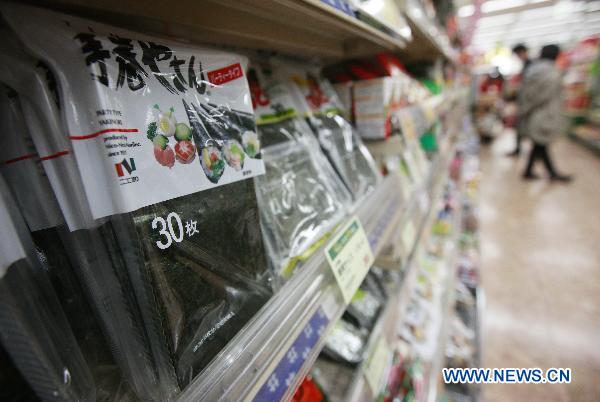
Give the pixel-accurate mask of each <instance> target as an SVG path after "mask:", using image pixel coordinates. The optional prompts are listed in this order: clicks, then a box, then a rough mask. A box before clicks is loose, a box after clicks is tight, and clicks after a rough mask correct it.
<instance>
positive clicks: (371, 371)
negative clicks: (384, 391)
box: [363, 337, 392, 396]
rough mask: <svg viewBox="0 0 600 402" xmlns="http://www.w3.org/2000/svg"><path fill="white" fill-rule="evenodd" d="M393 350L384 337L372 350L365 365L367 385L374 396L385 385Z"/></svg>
mask: <svg viewBox="0 0 600 402" xmlns="http://www.w3.org/2000/svg"><path fill="white" fill-rule="evenodd" d="M391 354H392V352H391V350H390V348H389V346H388V344H387V342H386V341H385V339H384V338H383V337H381V338H379V340H378V341H377V342H376V343H375V345H374V346H373V348H372V349H371V351H370V353H369V355H368V357H367V360H365V364H363V373H364V375H365V379H366V380H367V383H368V384H369V386H370V387H371V391H372V392H373V396H377V394H378V393H379V387H380V386H381V384H382V383H383V377H384V375H385V372H386V368H387V366H388V361H389V359H390V357H391Z"/></svg>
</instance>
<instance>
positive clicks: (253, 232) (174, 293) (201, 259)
mask: <svg viewBox="0 0 600 402" xmlns="http://www.w3.org/2000/svg"><path fill="white" fill-rule="evenodd" d="M172 212H175V213H177V214H178V215H179V216H181V217H186V219H189V220H187V221H186V223H185V224H186V226H187V228H188V230H189V231H188V233H186V234H185V236H186V237H187V234H189V233H193V232H195V231H197V233H193V234H192V235H191V236H189V237H188V238H187V239H186V241H182V242H179V243H173V245H172V246H170V247H169V248H168V249H164V250H160V249H159V248H157V246H156V243H157V242H160V241H162V240H163V239H162V235H161V234H160V233H159V232H157V231H156V230H153V229H152V221H153V220H154V219H155V218H156V217H160V216H166V215H168V214H169V213H172ZM131 219H132V220H133V223H134V224H135V229H136V236H135V237H136V238H139V239H140V242H141V245H143V246H142V247H143V248H142V250H141V252H142V255H141V256H142V258H143V261H145V266H144V265H142V266H140V267H139V269H140V270H143V271H147V275H148V280H149V281H151V283H152V287H153V289H154V292H155V294H156V297H157V299H158V303H159V305H160V316H161V317H162V322H163V325H164V327H165V329H166V331H165V332H166V333H165V335H166V336H167V338H168V339H169V349H170V350H171V353H172V357H173V360H174V362H175V367H176V370H177V375H178V378H179V382H180V384H181V386H182V387H183V386H185V385H187V384H188V383H189V382H190V381H191V380H192V379H193V378H194V377H195V376H196V375H197V374H198V373H199V372H200V371H201V370H202V369H203V368H204V367H205V366H206V365H207V364H208V363H209V362H210V361H211V360H212V359H213V358H214V357H215V355H216V354H217V353H218V352H219V351H220V350H221V349H222V348H223V347H224V346H225V345H226V344H227V343H228V342H229V340H231V338H233V336H234V335H235V334H236V333H237V332H239V330H240V329H241V328H242V327H243V326H244V325H245V323H246V322H247V321H248V320H249V319H250V318H252V317H253V316H254V314H255V313H256V312H257V311H258V310H259V309H260V308H261V307H262V306H263V304H264V303H265V302H266V301H267V300H268V298H269V296H270V290H269V283H268V281H269V277H268V276H267V270H266V258H265V254H264V247H263V244H262V238H261V233H260V227H259V225H258V219H259V218H258V206H257V203H256V195H255V191H254V185H253V183H252V181H243V182H238V183H232V184H228V185H226V186H220V187H217V188H214V189H212V190H208V191H203V192H200V193H195V194H192V195H189V196H186V197H180V198H176V199H173V200H169V201H165V202H163V203H160V204H155V205H152V206H148V207H145V208H142V209H140V210H138V211H136V212H134V213H132V214H131ZM123 227H125V224H123Z"/></svg>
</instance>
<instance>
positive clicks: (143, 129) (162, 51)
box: [2, 4, 264, 219]
mask: <svg viewBox="0 0 600 402" xmlns="http://www.w3.org/2000/svg"><path fill="white" fill-rule="evenodd" d="M2 12H3V14H4V16H5V17H6V19H7V21H10V24H11V26H12V27H13V28H14V30H15V31H16V33H17V35H19V37H20V38H21V39H22V40H23V42H24V44H25V45H26V46H27V47H28V48H29V49H28V50H29V51H30V52H31V53H33V54H35V55H36V56H37V57H39V58H40V59H43V60H46V61H47V62H48V64H49V65H50V67H51V70H53V71H54V72H55V74H56V78H57V81H58V85H59V86H60V88H61V91H60V93H61V104H62V105H63V112H64V116H65V122H66V128H65V130H60V132H53V133H50V134H51V135H53V136H56V137H59V138H64V136H65V134H67V136H68V138H69V140H70V142H71V145H72V147H73V152H74V155H75V158H76V160H77V166H78V169H79V174H80V175H81V178H82V181H83V185H84V188H85V193H86V196H87V200H88V202H89V204H90V205H89V206H90V209H91V212H92V216H93V217H94V219H98V218H102V217H105V216H108V215H113V214H116V213H125V212H131V211H134V210H136V209H139V208H141V207H144V206H147V205H153V204H156V203H159V202H162V201H165V200H169V199H173V198H176V197H180V196H185V195H188V194H192V193H195V192H198V191H202V190H207V189H210V188H213V187H216V186H220V185H224V184H228V183H232V182H235V181H239V180H244V179H248V178H251V177H253V176H256V175H260V174H263V173H264V164H263V162H262V160H261V159H260V158H261V156H260V143H259V140H258V136H257V134H256V127H255V123H254V114H253V112H252V105H251V99H250V92H249V89H248V83H247V80H246V76H245V72H244V71H245V66H246V64H247V61H246V59H245V58H244V57H242V56H238V55H235V54H232V53H227V52H223V51H218V50H211V49H205V48H199V47H196V46H193V45H189V44H182V43H177V42H173V41H169V40H166V39H160V38H153V37H149V36H145V35H142V34H138V33H134V32H130V31H126V30H123V29H119V28H115V27H110V26H106V25H102V24H98V23H95V22H91V21H87V20H83V19H80V18H77V17H72V16H66V15H62V14H57V13H53V12H50V11H46V10H42V9H39V8H32V7H24V6H21V5H16V4H11V5H6V7H4V6H3V7H2ZM65 131H66V133H65ZM58 151H61V152H58ZM57 152H58V154H57V155H62V154H65V155H66V154H69V153H70V151H69V150H57Z"/></svg>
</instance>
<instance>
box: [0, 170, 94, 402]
mask: <svg viewBox="0 0 600 402" xmlns="http://www.w3.org/2000/svg"><path fill="white" fill-rule="evenodd" d="M0 221H1V223H2V235H1V236H0V248H1V250H0V254H1V257H0V264H1V265H0V340H1V341H2V344H3V346H4V348H5V349H6V351H7V352H8V353H9V354H10V357H11V359H12V361H13V362H14V364H15V366H16V367H17V368H18V369H19V371H20V372H21V373H22V375H23V377H24V378H25V379H26V381H27V382H28V383H29V385H30V386H31V388H32V389H33V390H34V392H35V394H36V395H37V397H38V398H39V399H41V400H44V401H95V400H96V390H95V386H94V381H93V379H92V375H91V373H90V370H89V368H88V366H87V364H86V363H85V361H84V358H83V355H82V353H81V350H80V349H79V347H78V345H77V342H76V340H75V337H74V335H73V332H72V330H71V327H70V326H69V323H68V322H67V319H66V317H65V314H64V312H63V310H62V308H61V305H60V302H59V299H58V297H57V296H56V294H55V293H54V290H53V289H52V286H51V284H50V281H49V280H48V277H47V275H46V271H47V268H46V266H45V264H43V262H42V261H41V260H39V259H38V258H37V256H36V254H35V249H34V247H33V243H32V241H31V238H30V237H28V236H27V234H28V233H27V228H26V226H25V222H24V221H23V220H22V218H21V217H20V215H19V212H18V209H17V207H16V205H15V204H14V200H12V197H11V196H10V194H9V190H8V189H7V187H6V185H5V183H4V182H3V181H2V180H0ZM3 375H4V373H3Z"/></svg>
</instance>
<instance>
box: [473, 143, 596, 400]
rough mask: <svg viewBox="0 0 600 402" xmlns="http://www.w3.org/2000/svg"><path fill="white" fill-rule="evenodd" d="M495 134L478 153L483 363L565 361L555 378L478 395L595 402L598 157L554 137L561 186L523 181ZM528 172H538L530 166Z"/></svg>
mask: <svg viewBox="0 0 600 402" xmlns="http://www.w3.org/2000/svg"><path fill="white" fill-rule="evenodd" d="M513 141H514V140H513V137H512V136H511V135H504V136H503V137H501V138H499V139H498V140H497V141H495V143H494V144H493V145H492V146H490V147H487V148H484V149H483V152H482V170H483V175H484V176H483V181H482V191H481V200H480V202H481V204H480V205H481V209H480V216H481V247H482V281H483V288H484V291H485V297H486V307H485V311H484V317H483V320H484V321H483V354H484V355H483V365H484V367H539V368H542V369H547V368H550V367H570V368H572V370H573V371H572V377H573V381H572V383H571V384H564V385H555V384H552V385H533V384H493V385H486V386H485V387H484V389H483V392H484V400H485V401H486V402H512V401H519V402H521V401H522V402H538V401H539V402H542V401H544V402H548V401H569V402H570V401H573V402H587V401H590V402H592V401H594V402H597V401H600V158H599V157H597V156H595V155H594V154H592V153H591V152H589V151H588V150H586V149H583V148H582V147H580V146H579V145H578V144H574V143H572V142H571V141H569V140H567V139H564V140H561V141H559V142H558V143H556V144H553V146H552V149H551V154H552V156H553V158H554V161H555V164H556V165H557V166H558V169H559V170H561V171H564V172H566V173H572V174H573V175H574V176H575V181H574V182H573V183H571V184H567V185H565V184H555V183H549V182H548V181H547V180H540V181H534V182H524V181H522V180H521V179H520V173H521V172H522V170H523V166H524V164H525V156H521V157H520V158H518V159H514V158H509V157H506V156H505V153H506V152H507V151H508V150H510V149H511V147H512V144H513ZM538 169H539V170H538V173H540V174H541V173H543V170H542V166H541V165H540V166H538Z"/></svg>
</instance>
